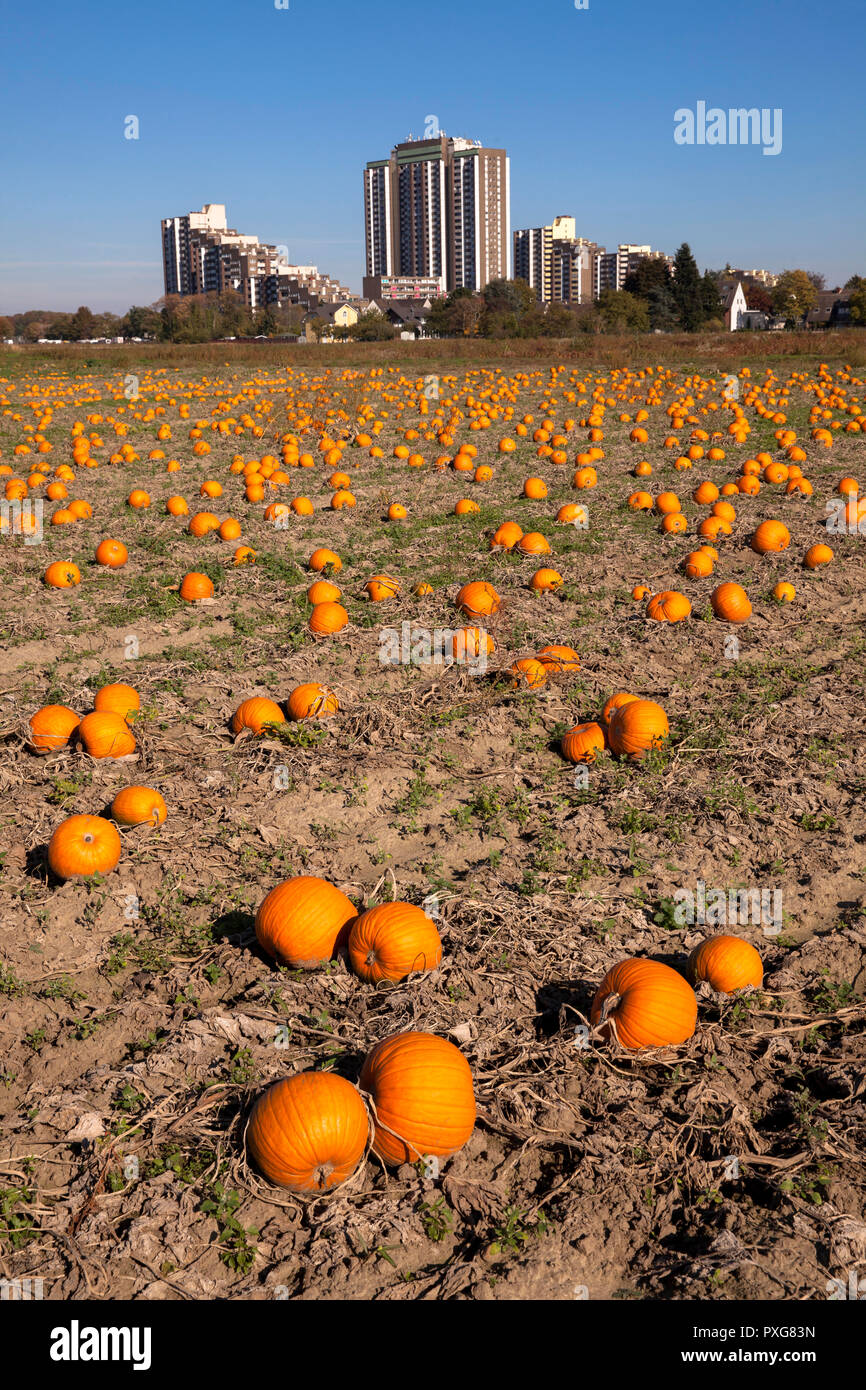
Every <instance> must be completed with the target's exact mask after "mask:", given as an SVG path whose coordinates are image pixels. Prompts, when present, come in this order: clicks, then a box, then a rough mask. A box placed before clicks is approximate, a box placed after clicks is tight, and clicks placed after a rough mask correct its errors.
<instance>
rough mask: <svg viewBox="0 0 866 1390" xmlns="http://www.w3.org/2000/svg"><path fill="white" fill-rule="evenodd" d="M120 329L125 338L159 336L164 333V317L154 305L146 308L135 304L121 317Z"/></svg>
mask: <svg viewBox="0 0 866 1390" xmlns="http://www.w3.org/2000/svg"><path fill="white" fill-rule="evenodd" d="M119 331H120V332H121V333H122V334H123V336H124V337H125V338H159V337H160V336H161V334H162V319H161V318H160V315H159V313H158V311H157V310H156V309H155V308H154V307H153V305H150V306H149V307H147V308H145V307H143V306H142V305H140V304H133V305H132V306H131V307H130V308H129V309H127V311H126V313H125V314H124V316H123V318H122V319H121V321H120V330H119Z"/></svg>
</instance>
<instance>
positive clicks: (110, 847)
mask: <svg viewBox="0 0 866 1390" xmlns="http://www.w3.org/2000/svg"><path fill="white" fill-rule="evenodd" d="M119 862H120V836H119V835H118V833H117V830H116V828H115V827H114V826H113V825H112V824H111V821H109V820H105V818H104V817H103V816H70V817H69V819H68V820H65V821H63V823H62V824H61V825H58V827H57V829H56V830H55V832H54V834H53V835H52V836H51V839H50V840H49V842H48V865H49V868H50V869H51V871H52V873H54V874H56V875H57V877H58V878H64V879H66V878H90V877H91V875H93V874H97V873H98V874H109V873H111V871H112V869H115V868H117V865H118V864H119Z"/></svg>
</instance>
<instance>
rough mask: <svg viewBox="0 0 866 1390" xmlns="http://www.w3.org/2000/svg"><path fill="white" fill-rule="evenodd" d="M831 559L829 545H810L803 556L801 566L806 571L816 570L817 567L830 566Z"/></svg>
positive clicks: (831, 553)
mask: <svg viewBox="0 0 866 1390" xmlns="http://www.w3.org/2000/svg"><path fill="white" fill-rule="evenodd" d="M833 559H834V555H833V552H832V550H831V549H830V547H829V545H810V546H809V549H808V550H807V551H806V554H805V555H804V556H803V564H804V565H805V567H806V569H807V570H816V569H817V568H818V566H819V565H829V564H831V563H832V561H833Z"/></svg>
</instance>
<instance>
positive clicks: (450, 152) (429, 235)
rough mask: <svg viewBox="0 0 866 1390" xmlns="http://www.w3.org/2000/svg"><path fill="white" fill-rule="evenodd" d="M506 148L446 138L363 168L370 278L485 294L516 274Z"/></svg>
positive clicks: (411, 144) (400, 149) (401, 149)
mask: <svg viewBox="0 0 866 1390" xmlns="http://www.w3.org/2000/svg"><path fill="white" fill-rule="evenodd" d="M509 179H510V170H509V160H508V156H507V154H506V153H505V150H499V149H487V148H485V147H484V146H482V145H481V143H480V142H478V141H472V140H464V139H462V138H453V137H449V136H447V135H445V134H444V132H441V133H440V134H439V135H437V136H435V137H432V138H429V139H423V140H413V139H411V138H410V139H409V140H406V141H404V142H403V143H402V144H400V145H396V146H395V147H394V149H393V150H392V151H391V154H390V156H389V158H388V159H377V160H372V161H371V162H370V163H369V164H368V165H367V166H366V168H365V170H364V228H365V240H366V247H367V276H368V277H374V276H388V277H390V276H395V277H412V278H415V279H430V278H434V279H437V280H438V281H439V283H440V285H441V287H442V288H443V289H445V290H453V289H458V288H461V287H465V288H467V289H471V290H480V289H483V288H484V286H485V285H486V284H487V283H488V282H489V281H490V280H494V279H497V278H498V277H500V276H507V275H508V273H509V259H510V257H509V252H510V239H511V229H510V186H509Z"/></svg>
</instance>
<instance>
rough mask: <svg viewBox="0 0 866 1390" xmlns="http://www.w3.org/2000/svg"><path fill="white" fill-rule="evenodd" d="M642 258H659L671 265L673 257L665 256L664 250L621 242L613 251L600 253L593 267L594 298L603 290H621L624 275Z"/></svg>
mask: <svg viewBox="0 0 866 1390" xmlns="http://www.w3.org/2000/svg"><path fill="white" fill-rule="evenodd" d="M643 260H652V261H657V260H661V261H665V262H667V264H668V266H669V267H672V266H673V257H672V256H666V255H665V253H664V251H653V249H652V247H651V246H634V245H632V244H631V243H629V242H622V243H621V244H620V245H619V246H618V247H617V249H616V250H615V251H608V252H606V253H604V254H603V255H600V256H599V257H598V261H597V263H596V268H595V297H596V299H597V298H598V296H599V295H600V294H601V293H602V292H603V291H604V290H621V289H622V288H623V286H624V285H625V281H626V276H628V275H630V274H631V272H632V271H633V270H636V269H637V266H638V264H639V263H640V261H643Z"/></svg>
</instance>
